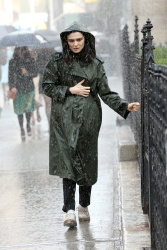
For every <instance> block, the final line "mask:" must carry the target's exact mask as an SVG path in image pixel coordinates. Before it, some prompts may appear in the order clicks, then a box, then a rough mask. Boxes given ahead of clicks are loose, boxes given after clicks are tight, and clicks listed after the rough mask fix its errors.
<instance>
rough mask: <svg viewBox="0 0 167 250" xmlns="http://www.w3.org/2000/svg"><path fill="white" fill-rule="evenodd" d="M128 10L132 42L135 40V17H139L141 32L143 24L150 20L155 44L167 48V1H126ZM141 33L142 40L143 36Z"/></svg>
mask: <svg viewBox="0 0 167 250" xmlns="http://www.w3.org/2000/svg"><path fill="white" fill-rule="evenodd" d="M126 10H127V24H128V27H129V37H130V41H131V42H133V40H134V17H135V15H137V16H138V18H139V21H138V24H139V31H141V29H142V27H143V24H145V23H146V20H147V18H150V20H151V22H152V24H153V29H152V34H153V36H154V40H153V42H154V44H155V45H160V44H162V45H166V46H167V0H159V1H157V0H151V1H146V0H140V1H139V0H126ZM139 33H140V40H141V38H142V34H141V32H139Z"/></svg>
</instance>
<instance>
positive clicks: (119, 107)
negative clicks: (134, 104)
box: [97, 63, 130, 119]
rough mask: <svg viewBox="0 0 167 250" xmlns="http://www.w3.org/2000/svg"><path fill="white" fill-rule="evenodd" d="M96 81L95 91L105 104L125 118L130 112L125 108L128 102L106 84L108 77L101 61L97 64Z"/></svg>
mask: <svg viewBox="0 0 167 250" xmlns="http://www.w3.org/2000/svg"><path fill="white" fill-rule="evenodd" d="M97 78H98V82H97V92H98V94H99V95H100V97H101V99H102V100H103V102H104V103H105V104H107V105H108V106H109V107H110V108H111V109H113V110H114V111H115V112H117V113H118V114H119V115H120V116H122V117H123V118H124V119H126V118H127V116H128V114H129V113H130V112H129V111H128V110H127V107H128V102H127V101H126V100H124V99H122V98H120V96H119V95H118V93H116V92H113V91H111V90H110V88H109V85H108V79H107V77H106V73H105V70H104V66H103V65H102V63H99V65H98V77H97Z"/></svg>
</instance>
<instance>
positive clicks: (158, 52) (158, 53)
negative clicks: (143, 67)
mask: <svg viewBox="0 0 167 250" xmlns="http://www.w3.org/2000/svg"><path fill="white" fill-rule="evenodd" d="M154 56H155V63H156V64H161V65H167V47H156V48H155V50H154Z"/></svg>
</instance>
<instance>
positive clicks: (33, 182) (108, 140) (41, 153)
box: [0, 78, 135, 250]
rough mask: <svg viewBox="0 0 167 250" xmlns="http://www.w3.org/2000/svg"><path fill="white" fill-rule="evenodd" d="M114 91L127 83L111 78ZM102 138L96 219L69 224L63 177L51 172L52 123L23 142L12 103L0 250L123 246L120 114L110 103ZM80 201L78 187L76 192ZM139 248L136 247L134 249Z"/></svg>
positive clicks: (3, 128) (4, 144) (3, 135)
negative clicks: (50, 137)
mask: <svg viewBox="0 0 167 250" xmlns="http://www.w3.org/2000/svg"><path fill="white" fill-rule="evenodd" d="M109 82H110V87H111V89H112V90H113V91H117V92H119V93H120V95H121V94H122V93H121V91H122V86H121V82H120V81H119V80H118V79H117V78H110V81H109ZM102 107H103V123H102V127H101V132H100V137H99V178H98V182H97V183H96V184H95V185H94V186H93V188H92V197H91V205H90V208H89V210H90V216H91V221H90V223H88V222H85V223H79V222H78V226H77V228H75V229H68V228H65V227H64V226H63V218H64V213H63V211H62V204H63V192H62V180H61V179H59V178H58V177H54V176H49V175H48V149H49V146H48V143H49V135H48V126H47V120H46V116H45V112H44V107H42V108H41V114H42V121H41V123H37V122H36V125H35V126H34V127H33V128H32V133H33V135H32V137H29V138H27V140H26V142H25V143H22V142H21V139H20V131H19V126H18V121H17V117H16V115H15V114H14V113H13V107H12V103H8V104H7V105H5V106H4V109H3V110H2V113H1V117H0V152H1V159H0V214H1V217H0V249H13V250H15V249H20V250H23V249H30V250H32V249H33V250H39V249H40V250H41V249H43V250H45V249H49V250H52V249H54V250H65V249H69V250H82V249H85V250H92V249H93V250H98V249H99V250H101V249H104V250H122V249H123V242H122V226H121V206H120V186H119V172H118V169H119V161H118V143H117V136H116V117H117V114H116V113H115V112H114V111H112V110H111V109H110V108H109V107H107V106H106V105H105V104H102ZM76 200H77V204H76V206H77V205H78V188H77V192H76ZM134 250H135V249H134Z"/></svg>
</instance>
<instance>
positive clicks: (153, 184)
mask: <svg viewBox="0 0 167 250" xmlns="http://www.w3.org/2000/svg"><path fill="white" fill-rule="evenodd" d="M137 21H138V18H137V17H136V18H135V36H134V37H135V39H134V43H133V44H130V43H129V38H128V27H127V25H126V26H125V28H124V29H123V31H122V32H121V51H122V68H123V86H124V95H125V98H126V99H127V100H128V101H129V102H134V101H138V102H140V103H141V111H140V113H139V114H138V113H135V114H133V115H130V119H129V124H130V126H131V128H132V131H133V133H134V136H135V140H136V143H137V155H138V163H139V168H140V173H141V199H142V208H143V212H144V213H146V214H148V215H149V220H150V230H151V248H152V249H156V250H166V249H167V67H166V66H163V67H162V66H160V65H156V64H155V60H154V54H153V50H154V46H153V44H152V40H153V36H152V35H151V29H152V27H153V25H152V24H151V21H150V20H149V19H148V20H147V21H146V24H145V25H144V26H143V28H142V30H141V32H142V34H143V39H142V48H141V49H142V54H141V55H140V54H139V37H138V24H137Z"/></svg>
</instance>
